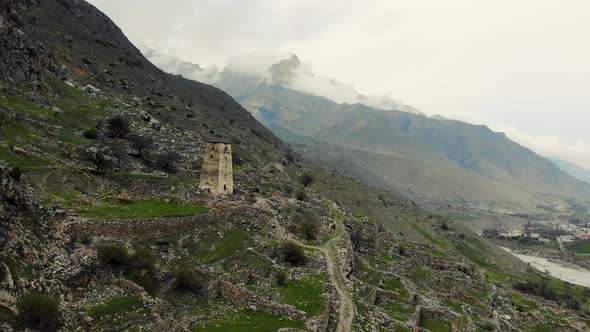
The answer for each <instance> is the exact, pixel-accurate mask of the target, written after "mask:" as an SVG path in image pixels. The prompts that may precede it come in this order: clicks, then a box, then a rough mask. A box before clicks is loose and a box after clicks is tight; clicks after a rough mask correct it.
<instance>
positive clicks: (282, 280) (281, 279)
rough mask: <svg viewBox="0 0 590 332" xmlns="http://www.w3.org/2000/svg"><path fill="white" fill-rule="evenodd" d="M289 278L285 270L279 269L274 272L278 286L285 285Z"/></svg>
mask: <svg viewBox="0 0 590 332" xmlns="http://www.w3.org/2000/svg"><path fill="white" fill-rule="evenodd" d="M287 280H289V275H288V274H287V272H285V271H279V272H277V274H275V281H276V283H277V285H278V286H285V285H286V284H287Z"/></svg>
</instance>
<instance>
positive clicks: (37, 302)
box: [16, 293, 59, 331]
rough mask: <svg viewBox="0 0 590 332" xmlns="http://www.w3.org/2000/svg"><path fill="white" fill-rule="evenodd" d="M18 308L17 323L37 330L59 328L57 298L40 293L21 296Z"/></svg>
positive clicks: (55, 329)
mask: <svg viewBox="0 0 590 332" xmlns="http://www.w3.org/2000/svg"><path fill="white" fill-rule="evenodd" d="M16 307H17V309H18V317H17V325H18V326H20V327H23V328H30V329H36V330H39V331H57V330H58V328H59V300H57V299H54V298H52V297H51V296H48V295H45V294H41V293H29V294H27V295H24V296H22V297H21V298H20V299H19V300H18V302H17V304H16Z"/></svg>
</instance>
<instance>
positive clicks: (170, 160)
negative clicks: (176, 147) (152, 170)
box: [154, 151, 182, 173]
mask: <svg viewBox="0 0 590 332" xmlns="http://www.w3.org/2000/svg"><path fill="white" fill-rule="evenodd" d="M181 158H182V156H181V155H180V154H179V153H178V152H174V151H169V152H165V153H162V154H159V155H156V158H155V160H154V164H155V165H156V167H157V168H159V169H161V170H163V171H165V172H168V173H173V172H175V171H176V163H177V162H178V161H179V160H180V159H181Z"/></svg>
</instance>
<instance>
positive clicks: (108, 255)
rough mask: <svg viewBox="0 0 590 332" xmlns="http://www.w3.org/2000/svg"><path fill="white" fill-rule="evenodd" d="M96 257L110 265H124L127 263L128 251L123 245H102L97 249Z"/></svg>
mask: <svg viewBox="0 0 590 332" xmlns="http://www.w3.org/2000/svg"><path fill="white" fill-rule="evenodd" d="M98 259H99V260H100V261H101V262H102V263H103V264H105V265H110V266H112V267H117V268H120V267H126V266H127V265H128V264H129V253H128V252H127V249H125V247H123V246H118V245H112V246H103V247H100V248H99V249H98Z"/></svg>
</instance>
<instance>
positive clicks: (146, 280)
mask: <svg viewBox="0 0 590 332" xmlns="http://www.w3.org/2000/svg"><path fill="white" fill-rule="evenodd" d="M155 273H156V257H155V256H154V255H153V254H152V253H151V252H150V251H149V250H146V249H138V250H136V251H135V253H133V254H132V255H130V256H129V263H128V265H127V266H126V267H125V275H126V276H127V277H128V278H129V279H131V280H133V281H135V282H136V283H138V284H139V285H141V286H142V287H143V288H145V290H146V291H148V292H149V293H150V294H153V293H154V292H155V291H156V289H157V288H158V282H157V281H156V277H155Z"/></svg>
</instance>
